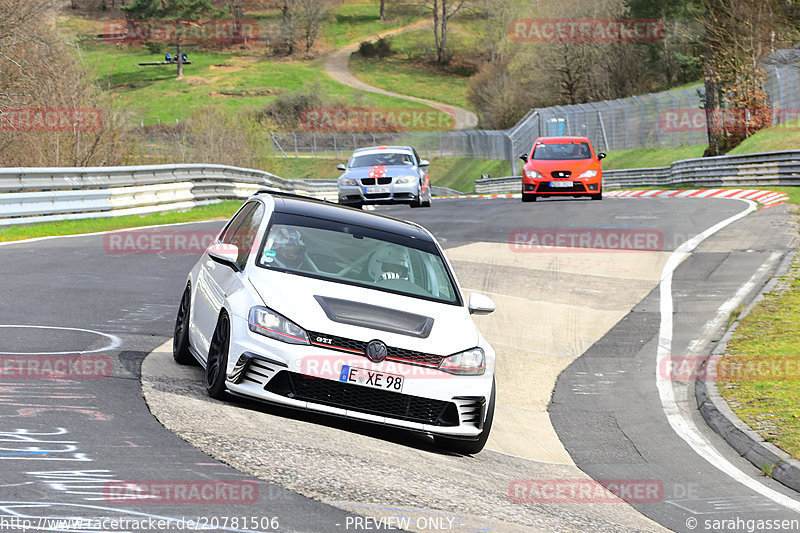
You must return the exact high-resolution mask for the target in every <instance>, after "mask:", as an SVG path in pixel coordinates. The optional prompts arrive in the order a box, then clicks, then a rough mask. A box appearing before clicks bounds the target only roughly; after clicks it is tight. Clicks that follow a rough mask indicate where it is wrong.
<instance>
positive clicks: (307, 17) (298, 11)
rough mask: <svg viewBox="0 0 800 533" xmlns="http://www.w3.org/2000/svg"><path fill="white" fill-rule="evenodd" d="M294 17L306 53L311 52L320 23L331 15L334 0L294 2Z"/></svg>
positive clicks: (295, 0) (299, 0)
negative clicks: (303, 41) (304, 44)
mask: <svg viewBox="0 0 800 533" xmlns="http://www.w3.org/2000/svg"><path fill="white" fill-rule="evenodd" d="M294 4H295V17H296V18H297V22H298V25H299V27H300V31H301V32H302V35H303V39H304V40H305V43H306V52H308V51H310V50H311V47H312V46H314V42H315V41H316V39H317V37H318V36H319V29H320V26H321V25H322V23H323V22H324V21H325V20H326V19H328V18H329V17H330V15H331V13H332V9H333V6H334V4H335V1H334V0H294Z"/></svg>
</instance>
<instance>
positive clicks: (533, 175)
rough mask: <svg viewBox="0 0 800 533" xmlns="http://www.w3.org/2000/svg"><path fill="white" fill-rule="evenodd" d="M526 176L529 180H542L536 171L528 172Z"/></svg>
mask: <svg viewBox="0 0 800 533" xmlns="http://www.w3.org/2000/svg"><path fill="white" fill-rule="evenodd" d="M525 175H526V176H527V177H529V178H541V177H542V175H541V174H539V173H538V172H536V171H535V170H526V171H525Z"/></svg>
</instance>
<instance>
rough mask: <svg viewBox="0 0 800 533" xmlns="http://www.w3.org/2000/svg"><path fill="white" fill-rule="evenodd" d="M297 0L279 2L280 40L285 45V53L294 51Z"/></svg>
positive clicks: (288, 53) (290, 53)
mask: <svg viewBox="0 0 800 533" xmlns="http://www.w3.org/2000/svg"><path fill="white" fill-rule="evenodd" d="M296 4H297V0H283V2H282V3H281V41H282V42H283V45H284V46H285V47H286V54H287V55H292V53H293V52H294V39H295V33H296V31H297V30H296V27H295V22H296V21H295V11H296Z"/></svg>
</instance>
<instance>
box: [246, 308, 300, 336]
mask: <svg viewBox="0 0 800 533" xmlns="http://www.w3.org/2000/svg"><path fill="white" fill-rule="evenodd" d="M248 326H249V328H250V331H252V332H253V333H258V334H259V335H264V336H266V337H270V338H272V339H276V340H279V341H283V342H288V343H289V344H308V334H307V333H306V332H305V330H304V329H303V328H301V327H300V326H298V325H297V324H295V323H294V322H292V321H291V320H289V319H288V318H286V317H284V316H282V315H279V314H278V313H276V312H275V311H273V310H272V309H267V308H266V307H253V308H252V309H250V318H249V320H248Z"/></svg>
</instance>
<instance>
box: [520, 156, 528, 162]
mask: <svg viewBox="0 0 800 533" xmlns="http://www.w3.org/2000/svg"><path fill="white" fill-rule="evenodd" d="M519 158H520V159H522V160H523V161H525V162H526V163H527V162H528V154H520V155H519Z"/></svg>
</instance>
